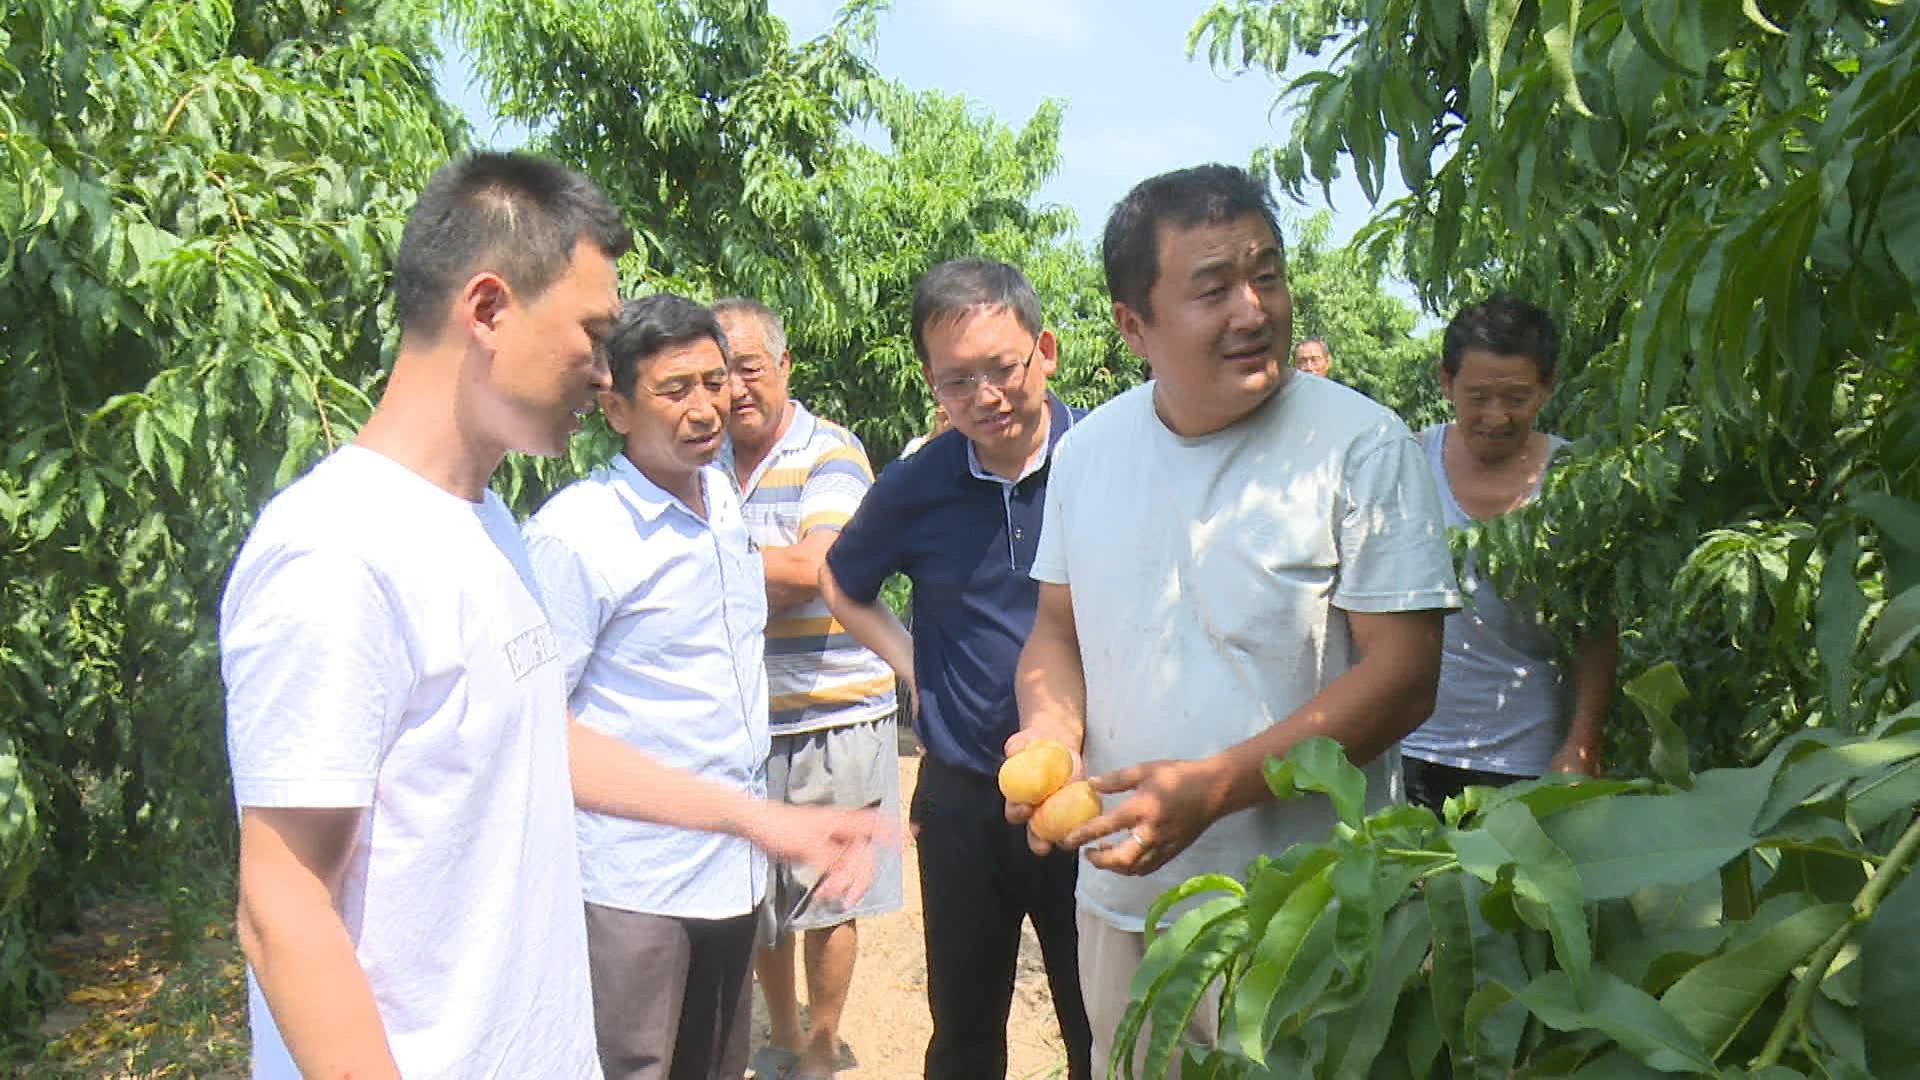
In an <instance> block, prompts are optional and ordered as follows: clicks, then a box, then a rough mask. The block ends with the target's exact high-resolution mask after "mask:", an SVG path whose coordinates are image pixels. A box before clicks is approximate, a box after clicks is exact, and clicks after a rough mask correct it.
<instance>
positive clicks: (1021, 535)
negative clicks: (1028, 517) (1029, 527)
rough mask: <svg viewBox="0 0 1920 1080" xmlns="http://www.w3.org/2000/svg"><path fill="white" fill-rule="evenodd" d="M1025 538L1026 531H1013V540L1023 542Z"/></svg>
mask: <svg viewBox="0 0 1920 1080" xmlns="http://www.w3.org/2000/svg"><path fill="white" fill-rule="evenodd" d="M1026 536H1027V531H1026V530H1025V529H1015V530H1013V538H1014V539H1015V540H1024V539H1026Z"/></svg>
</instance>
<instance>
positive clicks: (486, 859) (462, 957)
mask: <svg viewBox="0 0 1920 1080" xmlns="http://www.w3.org/2000/svg"><path fill="white" fill-rule="evenodd" d="M220 651H221V671H222V674H223V676H224V678H225V681H226V686H227V752H228V757H229V759H230V761H231V763H232V767H233V785H234V794H235V797H236V799H237V801H238V803H239V805H240V807H241V808H242V812H243V813H244V812H245V810H246V809H247V808H251V807H334V808H340V807H360V808H364V813H363V814H362V815H361V822H360V832H359V835H358V837H356V839H355V842H354V846H353V851H352V853H351V855H350V856H349V858H348V863H347V867H346V872H345V875H344V878H343V880H342V884H341V886H340V892H339V900H338V903H339V910H340V917H341V921H342V922H343V923H344V924H345V926H346V929H347V933H348V936H349V937H350V938H351V939H352V941H353V946H354V954H355V956H356V958H357V959H358V960H359V962H360V966H361V968H362V970H364V971H365V972H366V975H367V980H368V983H369V984H370V985H371V987H372V989H373V996H374V1003H375V1006H376V1007H377V1008H378V1010H379V1013H380V1020H381V1023H382V1024H383V1026H384V1027H385V1029H386V1034H387V1039H388V1042H389V1044H390V1045H391V1047H392V1050H393V1053H394V1056H395V1058H396V1060H397V1061H398V1063H399V1066H400V1071H401V1072H402V1073H403V1074H405V1075H406V1076H409V1077H448V1078H456V1077H470V1076H531V1075H540V1076H568V1077H597V1076H599V1075H600V1072H599V1065H598V1061H597V1058H596V1056H595V1050H594V1037H593V1010H592V1000H591V997H590V994H589V987H588V981H587V977H586V956H587V954H586V926H585V921H584V917H583V914H582V908H581V903H580V900H581V893H580V877H579V864H578V859H577V857H576V855H575V852H574V839H573V824H572V822H573V789H572V785H571V781H570V778H569V774H568V769H567V731H566V695H565V691H564V689H563V688H562V685H561V668H560V664H559V662H558V661H559V658H558V652H557V649H556V647H555V639H554V634H553V629H552V627H551V626H550V624H549V623H548V621H547V617H546V613H545V612H544V611H543V610H542V608H541V605H540V602H539V600H538V598H537V594H536V591H535V589H534V586H533V584H532V575H531V571H530V569H529V568H528V566H527V560H526V553H525V550H524V549H523V548H522V546H521V543H520V536H519V531H518V529H516V528H515V526H514V522H513V518H512V515H510V514H509V513H508V512H507V510H506V507H505V506H504V505H502V504H501V502H500V500H499V498H498V497H496V496H494V495H493V494H492V493H488V494H487V496H486V498H485V500H484V501H483V502H480V503H472V502H468V501H466V500H464V499H461V498H459V497H457V496H454V495H452V494H450V493H448V492H446V491H444V490H442V489H440V488H438V487H436V486H434V485H433V484H431V483H429V482H428V481H427V480H425V479H424V478H422V477H420V476H418V475H416V474H414V473H412V472H410V471H408V470H407V469H406V468H404V467H402V466H401V465H399V464H398V463H396V462H394V461H392V460H391V459H388V458H386V457H383V456H382V455H380V454H378V453H375V452H373V451H371V450H367V449H364V448H362V447H359V446H355V445H349V446H347V447H344V448H342V449H341V450H339V451H338V452H336V453H334V454H333V455H332V456H331V457H329V458H327V459H326V460H325V461H323V462H321V463H320V464H319V465H318V466H317V467H315V468H314V469H313V470H312V471H311V472H310V473H308V474H307V475H306V476H305V477H303V478H302V479H300V480H299V481H297V482H296V483H294V484H293V485H292V486H290V487H289V488H287V490H285V491H284V492H282V493H281V494H280V495H279V496H278V497H276V498H275V499H274V500H273V501H272V502H271V503H269V504H268V505H267V507H266V509H265V510H264V511H263V512H262V513H261V515H260V518H259V521H258V522H257V523H256V524H255V526H254V529H253V532H252V534H251V535H250V536H249V537H248V539H247V542H246V545H245V546H244V547H243V548H242V549H241V552H240V556H239V558H238V559H237V560H236V561H235V563H234V567H233V572H232V575H231V577H230V578H229V579H228V582H227V589H226V592H225V594H224V596H223V597H222V599H221V608H220ZM249 987H250V992H249V998H250V1003H249V1004H250V1014H251V1020H252V1028H253V1038H254V1049H253V1069H254V1075H255V1076H258V1077H276V1078H277V1077H288V1078H291V1077H297V1076H298V1075H299V1073H298V1070H297V1069H295V1067H294V1064H293V1060H292V1058H291V1056H290V1055H289V1054H288V1052H287V1049H286V1046H285V1045H284V1043H283V1041H282V1040H281V1038H280V1034H279V1030H278V1028H276V1027H275V1025H274V1022H273V1015H272V1013H271V1011H270V1010H269V1009H268V1007H267V1003H266V1001H265V999H264V998H263V997H262V995H261V994H260V991H259V988H258V986H257V984H254V983H253V982H252V980H251V979H250V980H249Z"/></svg>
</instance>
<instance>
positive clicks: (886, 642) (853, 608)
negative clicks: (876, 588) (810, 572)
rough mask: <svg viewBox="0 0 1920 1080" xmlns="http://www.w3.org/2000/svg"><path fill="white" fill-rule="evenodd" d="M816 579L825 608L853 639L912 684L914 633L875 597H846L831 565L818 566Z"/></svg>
mask: <svg viewBox="0 0 1920 1080" xmlns="http://www.w3.org/2000/svg"><path fill="white" fill-rule="evenodd" d="M818 580H819V588H820V596H821V597H822V598H823V599H825V600H826V602H827V610H828V611H831V612H833V617H834V618H835V619H838V620H839V621H840V625H841V626H844V627H846V628H847V633H849V634H852V635H853V640H855V641H857V642H859V643H860V644H861V645H863V646H865V647H866V648H867V649H868V650H870V651H871V652H872V653H873V654H874V655H875V656H878V657H879V658H880V659H882V660H885V661H886V662H887V666H888V667H890V668H892V669H893V672H894V674H896V675H898V676H900V677H901V678H902V679H905V680H906V681H907V682H908V683H913V682H914V672H913V635H911V634H909V633H908V632H907V628H906V627H904V626H902V625H900V620H899V619H898V618H897V617H896V616H895V615H894V614H893V611H892V609H890V608H888V607H887V605H886V604H884V603H882V602H881V601H880V600H879V599H878V598H876V599H874V600H871V601H865V602H863V601H859V600H855V599H854V598H853V597H851V596H848V595H847V594H846V592H845V591H844V590H842V589H841V588H840V582H839V579H838V578H836V577H834V575H833V568H832V567H830V566H822V567H821V568H820V574H819V579H818Z"/></svg>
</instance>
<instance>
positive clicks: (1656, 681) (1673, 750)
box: [1621, 660, 1693, 788]
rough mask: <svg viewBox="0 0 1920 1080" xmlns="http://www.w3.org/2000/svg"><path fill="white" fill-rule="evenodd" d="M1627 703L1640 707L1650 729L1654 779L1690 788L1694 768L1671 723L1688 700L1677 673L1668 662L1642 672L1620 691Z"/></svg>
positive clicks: (1682, 738)
mask: <svg viewBox="0 0 1920 1080" xmlns="http://www.w3.org/2000/svg"><path fill="white" fill-rule="evenodd" d="M1621 690H1622V691H1624V692H1625V693H1626V695H1627V698H1628V700H1630V701H1632V702H1633V703H1634V704H1635V705H1637V706H1639V708H1640V713H1641V715H1643V716H1645V717H1646V718H1647V724H1648V725H1649V726H1650V727H1652V728H1653V749H1652V751H1651V753H1650V755H1649V756H1650V758H1651V760H1652V764H1653V771H1654V775H1656V776H1658V777H1660V779H1662V780H1665V781H1666V782H1667V783H1669V784H1672V785H1674V786H1675V787H1679V788H1690V787H1692V786H1693V766H1692V764H1691V762H1690V761H1689V760H1688V754H1687V736H1686V733H1685V732H1683V731H1681V730H1680V725H1678V724H1676V723H1674V722H1673V710H1674V709H1675V708H1676V707H1678V706H1679V704H1680V703H1681V702H1683V701H1685V700H1687V698H1688V697H1689V696H1690V695H1689V694H1688V692H1687V684H1686V681H1685V680H1684V679H1682V678H1681V676H1680V669H1679V668H1678V667H1677V666H1675V664H1674V663H1673V661H1671V660H1668V661H1664V662H1662V663H1660V664H1657V665H1655V666H1654V667H1651V668H1648V669H1647V670H1646V671H1644V672H1642V673H1641V674H1640V675H1639V677H1637V678H1635V679H1634V680H1633V681H1632V682H1629V683H1627V684H1626V685H1625V686H1623V687H1621Z"/></svg>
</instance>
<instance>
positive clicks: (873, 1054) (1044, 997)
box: [754, 736, 1067, 1080]
mask: <svg viewBox="0 0 1920 1080" xmlns="http://www.w3.org/2000/svg"><path fill="white" fill-rule="evenodd" d="M910 740H911V736H905V737H903V739H902V744H903V745H902V747H901V753H900V805H901V806H902V807H903V808H904V807H905V806H907V805H908V803H909V801H910V800H911V799H912V797H913V782H914V779H915V777H916V775H917V774H918V772H919V767H920V762H919V758H918V756H917V750H916V749H914V748H913V747H912V746H911V745H910ZM902 812H903V813H904V809H903V811H902ZM904 824H905V823H904V822H903V823H902V825H903V827H904ZM905 854H906V865H905V867H904V870H905V875H904V876H905V880H906V903H905V904H904V905H903V906H902V907H901V909H900V910H899V911H897V912H894V913H893V914H891V915H884V916H881V917H880V918H877V919H866V920H862V921H861V923H860V960H859V964H858V966H857V967H856V968H855V969H854V974H853V989H852V991H851V992H850V993H849V995H848V999H847V1011H846V1015H845V1017H844V1018H843V1019H842V1021H841V1024H840V1038H841V1041H842V1043H843V1046H842V1050H841V1065H842V1068H841V1070H840V1071H839V1072H838V1073H836V1074H835V1078H836V1080H906V1078H909V1077H916V1076H920V1075H921V1074H922V1065H923V1062H924V1060H925V1055H926V1049H927V1037H928V1035H929V1034H931V1032H932V1030H933V1022H932V1020H931V1019H929V1017H928V1015H927V957H926V946H925V943H924V939H923V938H922V936H921V935H922V932H923V924H922V922H921V918H920V870H919V863H918V859H919V854H920V853H919V849H918V848H917V847H915V846H914V845H913V844H911V843H909V844H908V845H907V848H906V853H905ZM766 1041H767V1022H766V1007H765V1005H764V1004H763V1003H762V1002H761V1000H760V993H759V989H758V988H757V987H756V988H755V990H754V1047H755V1048H756V1049H758V1048H759V1047H760V1046H762V1045H764V1044H765V1043H766ZM1007 1057H1008V1060H1007V1075H1008V1076H1009V1077H1014V1078H1018V1080H1041V1078H1046V1077H1064V1076H1065V1075H1066V1072H1067V1056H1066V1051H1065V1050H1064V1049H1062V1048H1061V1045H1060V1029H1059V1027H1058V1026H1057V1025H1056V1024H1055V1023H1054V1019H1053V997H1052V995H1051V994H1050V993H1048V991H1047V979H1046V974H1045V971H1044V969H1043V968H1042V967H1041V964H1040V945H1039V943H1038V942H1037V941H1035V940H1034V937H1033V928H1032V927H1031V926H1028V927H1027V928H1026V931H1025V933H1024V934H1023V936H1022V939H1021V943H1020V968H1019V974H1018V976H1017V978H1016V982H1015V984H1014V994H1013V1014H1012V1016H1011V1017H1009V1019H1008V1021H1007ZM980 1080H995V1078H992V1077H982V1078H980Z"/></svg>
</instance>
